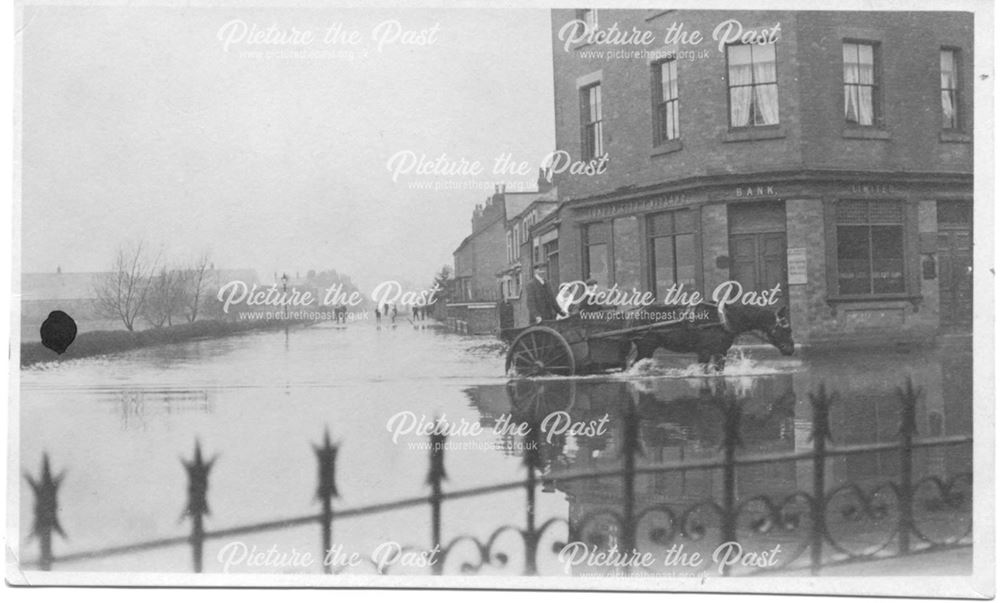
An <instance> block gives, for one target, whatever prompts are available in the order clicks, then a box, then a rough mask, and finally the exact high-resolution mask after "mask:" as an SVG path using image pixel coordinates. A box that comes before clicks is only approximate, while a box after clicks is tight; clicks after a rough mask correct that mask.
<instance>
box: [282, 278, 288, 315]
mask: <svg viewBox="0 0 1000 603" xmlns="http://www.w3.org/2000/svg"><path fill="white" fill-rule="evenodd" d="M281 294H282V295H281V304H282V305H283V306H284V310H285V318H288V274H287V273H282V274H281Z"/></svg>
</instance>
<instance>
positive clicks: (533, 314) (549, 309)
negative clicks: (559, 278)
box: [528, 277, 562, 322]
mask: <svg viewBox="0 0 1000 603" xmlns="http://www.w3.org/2000/svg"><path fill="white" fill-rule="evenodd" d="M561 312H562V310H561V309H560V308H559V304H558V303H557V302H556V296H555V294H554V293H552V290H551V289H549V288H548V286H546V285H545V284H544V283H540V282H538V279H537V278H535V277H531V279H529V280H528V320H530V321H531V322H535V320H536V319H537V318H538V317H541V318H542V320H552V319H554V318H555V317H556V316H558V315H559V314H560V313H561Z"/></svg>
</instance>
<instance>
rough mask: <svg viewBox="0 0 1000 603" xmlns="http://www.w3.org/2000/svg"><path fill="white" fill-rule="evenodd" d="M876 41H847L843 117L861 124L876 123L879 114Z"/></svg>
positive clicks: (851, 122)
mask: <svg viewBox="0 0 1000 603" xmlns="http://www.w3.org/2000/svg"><path fill="white" fill-rule="evenodd" d="M875 55H876V53H875V45H874V44H865V43H862V42H845V43H844V119H845V120H847V123H849V124H854V125H858V126H874V125H876V123H877V121H878V118H879V115H878V111H879V106H878V99H879V97H878V80H877V78H878V71H877V70H876V65H875Z"/></svg>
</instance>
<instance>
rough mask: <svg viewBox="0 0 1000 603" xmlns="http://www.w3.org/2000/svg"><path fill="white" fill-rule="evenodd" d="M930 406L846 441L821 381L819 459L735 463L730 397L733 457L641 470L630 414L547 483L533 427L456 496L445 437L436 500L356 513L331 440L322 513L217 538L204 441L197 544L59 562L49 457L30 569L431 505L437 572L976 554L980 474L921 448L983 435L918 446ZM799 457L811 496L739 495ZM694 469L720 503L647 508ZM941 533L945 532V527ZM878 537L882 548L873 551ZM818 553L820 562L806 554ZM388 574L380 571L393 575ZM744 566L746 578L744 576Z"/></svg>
mask: <svg viewBox="0 0 1000 603" xmlns="http://www.w3.org/2000/svg"><path fill="white" fill-rule="evenodd" d="M921 396H922V392H921V391H920V390H919V389H915V388H914V387H913V385H912V382H910V381H908V382H907V383H906V384H904V385H903V386H902V387H900V388H897V390H896V398H897V399H898V401H899V403H900V417H901V420H900V425H899V433H898V439H897V440H896V441H894V442H881V443H875V444H864V445H836V444H835V443H834V442H833V441H832V435H831V431H830V408H831V405H832V404H833V403H834V401H835V400H836V398H837V396H836V394H831V393H827V391H826V389H825V387H824V386H823V385H820V387H819V389H818V390H817V391H816V392H814V393H812V394H809V396H808V398H809V403H810V405H811V407H812V427H811V433H810V436H811V449H809V450H802V451H797V452H787V451H784V452H771V453H764V454H742V455H738V454H737V451H738V449H739V448H740V447H741V446H742V442H741V440H740V421H741V418H742V416H743V412H742V410H741V403H740V400H738V399H736V398H735V397H731V396H730V397H725V396H722V397H719V398H717V399H716V400H715V401H714V402H715V404H717V405H718V407H719V409H720V411H721V412H722V415H723V417H724V425H723V427H724V437H723V441H722V444H721V453H722V454H721V456H722V458H721V460H720V459H718V458H716V459H709V460H694V461H691V460H688V461H677V462H660V463H655V464H641V465H640V464H637V462H636V460H637V457H638V456H639V455H641V454H642V450H641V443H640V440H639V417H638V414H637V413H636V412H635V409H634V407H632V406H628V405H627V406H626V409H625V412H624V414H623V416H622V421H623V423H622V428H623V429H622V434H623V439H622V458H621V464H620V466H618V467H614V468H611V469H603V470H589V471H571V470H563V471H556V472H548V473H542V472H543V469H544V463H543V461H542V459H541V457H540V453H539V450H540V446H538V444H539V443H540V442H541V438H542V435H541V429H537V427H538V424H537V423H536V424H535V425H532V426H531V427H532V428H530V429H529V430H527V433H528V434H529V435H528V436H526V438H529V439H530V438H534V439H535V440H536V441H535V442H534V445H531V442H528V445H525V446H524V452H523V466H524V470H525V473H526V476H525V478H524V479H523V480H513V481H508V482H503V483H496V484H492V485H489V486H481V487H475V488H465V489H461V490H453V491H445V489H444V482H445V481H446V480H447V472H446V469H445V449H446V446H445V436H443V435H440V434H432V435H430V446H429V450H430V452H429V459H428V460H429V469H428V473H427V478H426V485H427V487H428V490H429V493H427V494H424V495H420V496H415V497H412V498H405V499H400V500H394V501H391V502H384V503H379V504H372V505H366V506H360V507H353V508H346V509H336V508H335V506H334V499H336V498H338V496H339V492H338V489H337V485H336V479H335V476H336V461H337V451H338V446H337V445H335V444H333V443H332V442H331V441H330V437H329V433H328V432H327V433H325V434H324V436H323V441H322V443H321V444H320V445H317V446H314V450H315V454H316V461H317V468H318V472H319V474H318V480H317V482H318V485H317V489H316V497H317V499H318V502H319V505H320V507H321V510H320V511H319V513H316V514H308V515H300V516H295V517H288V518H284V519H277V520H274V521H268V522H262V523H254V524H247V525H240V526H236V527H231V528H225V529H218V530H210V529H206V528H205V522H204V518H205V517H206V516H207V515H209V505H208V497H207V492H208V485H209V477H210V475H211V470H212V467H213V463H214V461H215V459H214V458H206V457H205V455H204V454H203V452H202V448H201V445H200V443H198V442H197V441H196V442H195V447H194V453H193V455H192V458H191V459H190V460H185V461H183V462H184V467H185V469H186V472H187V481H188V492H187V505H186V507H185V511H184V513H185V516H186V518H187V519H188V520H189V522H190V532H189V534H188V535H186V536H177V537H171V538H162V539H156V540H147V541H143V542H137V543H132V544H125V545H121V546H110V547H105V548H98V549H93V550H87V551H78V552H68V553H64V554H61V555H57V554H55V552H54V550H53V537H54V535H56V534H59V535H61V536H63V537H65V531H64V529H63V526H62V525H61V523H60V521H59V517H58V509H59V504H58V501H57V497H58V494H59V487H60V484H61V483H62V480H63V473H59V474H54V473H53V471H52V468H51V463H50V460H49V456H48V455H47V454H44V455H43V457H42V464H41V471H40V474H39V475H38V477H34V476H31V475H29V474H27V472H26V473H25V478H26V479H27V481H28V483H29V484H30V486H31V488H32V490H33V492H34V498H35V507H34V525H33V527H32V531H31V537H33V538H36V539H37V541H38V553H39V556H38V558H37V560H36V561H32V562H27V563H25V564H24V565H25V567H27V568H36V569H41V570H45V571H49V570H52V569H53V567H54V566H56V565H64V564H71V563H74V562H81V561H85V560H94V559H103V558H108V557H113V556H117V555H127V554H132V553H139V552H144V551H151V550H156V549H165V548H169V547H177V546H181V545H187V546H189V547H190V549H191V563H192V569H193V571H195V572H201V571H202V570H203V565H204V564H203V551H204V545H205V543H206V541H209V540H218V539H223V538H232V537H234V536H240V535H247V534H253V533H260V532H266V531H272V530H285V529H290V528H294V527H301V526H308V525H317V524H318V526H319V528H320V542H321V547H322V549H321V558H322V556H323V555H325V554H326V552H327V551H329V550H330V548H331V546H332V545H333V528H334V523H335V520H336V521H344V520H347V519H350V518H357V517H365V516H374V515H378V514H383V513H388V512H391V511H397V510H401V509H409V508H417V507H421V506H425V507H426V508H427V509H428V510H429V515H430V518H429V519H430V523H429V527H430V530H429V531H430V534H429V537H430V549H429V550H430V551H436V552H437V553H435V554H433V555H432V556H431V557H430V559H431V563H430V567H429V571H430V572H431V573H432V574H435V575H440V574H442V573H445V568H446V567H448V566H451V565H454V564H453V563H449V561H454V560H455V559H456V558H455V557H454V556H455V555H457V554H458V551H459V550H460V549H462V547H468V545H472V547H471V548H472V550H474V551H475V553H474V557H473V558H472V559H466V560H464V561H463V562H461V563H460V564H459V568H460V570H459V571H461V572H463V573H473V572H476V571H478V570H481V569H483V568H485V567H486V566H493V567H500V566H507V565H508V563H509V561H510V560H511V559H512V558H514V555H513V554H511V553H509V552H504V551H502V550H498V549H499V546H500V545H499V542H500V541H501V538H502V537H503V536H505V535H508V534H514V535H517V536H519V537H520V540H521V541H522V542H523V551H521V553H522V554H523V560H524V561H523V568H522V569H521V570H520V571H521V572H523V574H525V575H535V574H538V573H540V572H539V556H540V555H541V554H543V553H546V552H547V550H546V549H544V548H542V547H541V543H542V542H543V540H544V538H545V537H547V536H551V537H552V538H554V539H555V540H554V543H553V547H552V550H551V552H552V554H553V555H554V556H555V555H557V552H558V551H559V550H561V548H562V547H563V546H564V545H565V544H566V543H567V542H571V541H572V542H584V543H586V544H587V546H588V547H593V549H594V550H595V551H596V550H603V551H608V550H618V551H633V550H637V549H636V547H640V548H644V547H645V550H648V549H649V548H650V547H651V548H652V549H654V550H659V551H660V552H662V551H663V550H666V548H667V547H668V546H670V545H672V544H677V543H691V544H693V545H697V544H701V545H709V544H711V545H714V544H722V543H730V542H741V541H746V540H747V539H753V538H758V539H764V540H766V541H768V542H782V543H784V544H786V545H792V546H791V548H790V549H789V550H786V554H785V557H784V558H783V560H782V561H781V563H780V564H777V565H772V566H770V567H766V568H754V569H752V573H760V572H768V571H775V570H785V571H791V570H803V571H810V572H811V573H813V574H818V573H820V571H821V569H822V568H823V567H828V566H831V565H837V564H842V563H849V562H854V561H864V560H877V559H883V558H886V557H895V556H902V555H912V554H916V553H923V552H929V551H940V550H945V549H950V548H956V547H970V546H971V545H972V538H971V534H972V517H971V502H972V501H971V497H972V494H971V493H972V474H971V472H958V473H954V474H953V475H951V476H950V477H947V476H933V475H929V476H923V477H920V478H915V476H914V468H913V455H914V452H915V451H916V450H918V449H938V448H944V447H954V446H963V445H965V446H967V445H970V444H971V443H972V437H971V436H968V435H951V436H941V437H933V438H923V439H920V440H917V439H915V436H916V435H917V422H916V406H917V401H918V399H919V398H920V397H921ZM630 409H631V410H630ZM893 451H895V452H896V453H898V455H899V457H898V458H899V471H898V474H897V475H896V479H895V480H889V481H885V482H881V483H874V484H867V485H863V484H860V483H851V482H848V483H845V484H842V485H838V486H835V487H832V488H831V487H829V484H828V481H829V480H828V479H827V464H828V462H829V461H831V460H833V459H838V458H845V457H849V456H852V455H859V454H871V453H886V452H893ZM789 461H792V462H801V463H807V464H811V473H812V480H811V482H812V483H811V488H810V490H809V491H803V490H797V491H795V492H792V493H789V494H782V495H756V496H752V497H744V498H743V499H741V498H740V497H739V496H737V488H736V473H737V470H738V469H739V468H743V467H749V466H755V465H768V464H773V463H779V462H789ZM810 461H811V463H809V462H810ZM695 470H721V472H722V495H721V497H720V500H715V499H714V498H708V499H704V500H698V501H695V502H693V503H690V502H689V503H686V504H684V505H680V506H679V505H678V504H675V503H672V502H671V501H669V500H658V501H654V503H653V504H652V505H649V506H646V507H644V508H640V507H639V506H638V505H637V501H638V499H637V494H636V483H635V479H636V477H637V476H641V475H649V474H654V475H657V474H676V473H681V472H691V471H695ZM540 473H541V474H540ZM606 478H617V479H620V480H621V482H620V483H621V504H620V506H619V505H617V504H616V505H612V506H606V507H604V508H598V509H595V510H592V511H590V512H588V513H586V514H584V515H582V516H581V517H576V518H567V519H564V518H562V517H553V518H549V519H545V520H540V519H539V518H538V517H536V511H537V505H536V493H537V489H538V487H539V484H540V483H545V482H548V483H557V484H562V485H563V486H564V487H566V486H567V485H569V484H572V483H574V482H581V481H586V480H600V479H606ZM518 489H521V490H523V491H524V496H525V506H524V510H525V516H524V525H523V527H520V526H513V525H504V526H501V527H499V528H497V529H495V530H494V531H493V532H492V533H490V534H489V536H488V537H486V538H477V537H474V536H472V535H461V536H457V537H455V538H452V539H450V540H449V541H447V542H445V541H444V540H443V539H442V521H443V517H442V503H443V502H445V501H455V500H462V499H469V498H473V497H480V496H488V495H493V494H497V493H501V492H511V491H515V490H518ZM918 502H919V504H918ZM942 518H944V521H942ZM873 521H874V522H877V523H879V524H880V525H883V526H885V525H887V524H888V526H889V527H887V528H886V530H885V531H884V533H880V534H878V535H877V536H878V537H877V538H875V537H874V535H873V534H872V533H870V531H868V530H867V528H866V527H865V526H866V525H868V524H866V523H865V522H873ZM942 523H943V524H945V525H944V527H942ZM559 529H562V530H564V532H559V534H566V536H567V538H566V539H561V538H558V537H557V536H556V533H557V532H556V530H559ZM713 531H717V533H718V536H717V538H716V539H715V540H711V539H710V537H709V534H710V533H711V532H713ZM640 537H641V538H642V539H643V540H644V541H645V543H646V544H644V545H642V546H640V545H639V544H638V543H637V540H639V538H640ZM873 540H876V542H872V541H873ZM407 550H417V551H425V552H426V551H428V549H427V548H426V547H407ZM465 550H468V549H467V548H466V549H465ZM806 551H808V552H809V553H808V555H806ZM373 565H374V564H373ZM376 569H377V570H378V571H379V572H383V571H384V570H385V568H376ZM620 569H621V572H620V573H625V574H629V573H630V572H634V571H636V570H635V568H631V567H628V566H626V567H624V568H620ZM735 569H736V570H737V571H739V570H740V568H738V567H737V568H735ZM720 570H721V572H722V573H724V574H726V575H729V574H730V573H731V572H732V570H733V568H731V567H729V566H726V567H724V568H720ZM323 571H324V572H326V573H335V570H334V568H333V567H331V566H330V565H328V564H324V565H323Z"/></svg>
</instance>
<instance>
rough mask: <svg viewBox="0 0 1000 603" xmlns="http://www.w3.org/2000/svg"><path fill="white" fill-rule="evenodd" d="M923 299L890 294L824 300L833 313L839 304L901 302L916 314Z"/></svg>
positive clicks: (833, 296)
mask: <svg viewBox="0 0 1000 603" xmlns="http://www.w3.org/2000/svg"><path fill="white" fill-rule="evenodd" d="M923 299H924V298H923V296H922V295H913V294H909V293H890V294H883V295H830V296H828V297H827V298H826V305H828V306H830V308H831V309H833V311H834V313H836V311H837V306H838V305H840V304H855V303H876V304H877V303H883V302H902V303H909V304H911V305H912V306H913V311H914V312H916V311H917V310H918V309H919V308H920V302H922V301H923Z"/></svg>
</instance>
